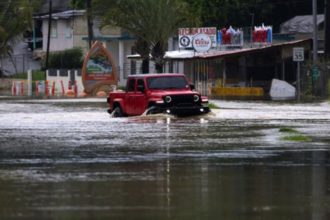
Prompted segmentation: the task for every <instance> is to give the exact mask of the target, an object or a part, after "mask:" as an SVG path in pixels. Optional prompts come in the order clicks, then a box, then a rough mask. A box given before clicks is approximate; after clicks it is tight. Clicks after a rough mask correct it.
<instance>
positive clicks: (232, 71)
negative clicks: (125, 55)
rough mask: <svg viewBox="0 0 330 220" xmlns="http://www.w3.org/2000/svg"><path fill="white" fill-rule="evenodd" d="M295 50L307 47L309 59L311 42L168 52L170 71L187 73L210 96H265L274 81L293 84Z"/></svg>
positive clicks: (306, 51) (307, 40)
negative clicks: (206, 50) (293, 52)
mask: <svg viewBox="0 0 330 220" xmlns="http://www.w3.org/2000/svg"><path fill="white" fill-rule="evenodd" d="M294 47H303V48H304V49H305V53H306V54H305V57H306V58H308V57H309V53H310V49H311V40H310V39H306V40H298V41H290V42H282V43H272V44H268V45H260V46H259V47H255V48H238V49H232V50H216V49H211V50H209V51H208V52H202V53H199V52H195V51H194V50H180V51H169V52H167V53H166V55H165V58H166V61H167V62H166V66H165V71H166V72H183V73H185V74H186V75H187V76H188V78H189V79H190V80H191V83H193V84H195V86H196V89H198V90H199V91H200V92H201V93H203V94H205V95H209V96H265V95H267V93H268V92H269V89H270V83H271V81H272V79H274V78H276V79H281V80H285V81H287V82H289V83H291V84H293V83H294V82H295V80H296V66H295V63H294V62H293V61H292V50H293V48H294Z"/></svg>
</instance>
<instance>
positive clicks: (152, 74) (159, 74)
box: [128, 73, 184, 78]
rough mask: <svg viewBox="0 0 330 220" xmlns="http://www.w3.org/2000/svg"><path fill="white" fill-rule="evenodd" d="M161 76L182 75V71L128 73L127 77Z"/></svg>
mask: <svg viewBox="0 0 330 220" xmlns="http://www.w3.org/2000/svg"><path fill="white" fill-rule="evenodd" d="M162 76H184V74H182V73H146V74H136V75H129V76H128V78H148V77H162Z"/></svg>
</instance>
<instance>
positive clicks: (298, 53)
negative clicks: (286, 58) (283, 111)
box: [293, 47, 305, 101]
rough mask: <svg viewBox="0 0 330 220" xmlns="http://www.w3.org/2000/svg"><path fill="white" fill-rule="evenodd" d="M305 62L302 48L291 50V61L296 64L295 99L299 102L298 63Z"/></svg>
mask: <svg viewBox="0 0 330 220" xmlns="http://www.w3.org/2000/svg"><path fill="white" fill-rule="evenodd" d="M304 60H305V56H304V48H303V47H294V48H293V61H294V62H297V99H298V101H300V62H303V61H304Z"/></svg>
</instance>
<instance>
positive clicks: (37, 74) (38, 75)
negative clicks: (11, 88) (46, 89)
mask: <svg viewBox="0 0 330 220" xmlns="http://www.w3.org/2000/svg"><path fill="white" fill-rule="evenodd" d="M11 78H14V79H27V73H17V74H15V75H12V76H11ZM37 80H46V73H45V71H33V72H32V81H37Z"/></svg>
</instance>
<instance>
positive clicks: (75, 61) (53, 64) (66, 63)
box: [44, 47, 83, 69]
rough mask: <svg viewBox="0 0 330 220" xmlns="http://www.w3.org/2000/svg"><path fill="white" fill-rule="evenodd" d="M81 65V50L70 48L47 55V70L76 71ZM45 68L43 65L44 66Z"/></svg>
mask: <svg viewBox="0 0 330 220" xmlns="http://www.w3.org/2000/svg"><path fill="white" fill-rule="evenodd" d="M82 63H83V51H82V49H81V48H78V47H76V48H72V49H67V50H64V51H57V52H52V53H50V54H49V60H48V68H54V69H76V68H81V67H82ZM44 67H45V64H44Z"/></svg>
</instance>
